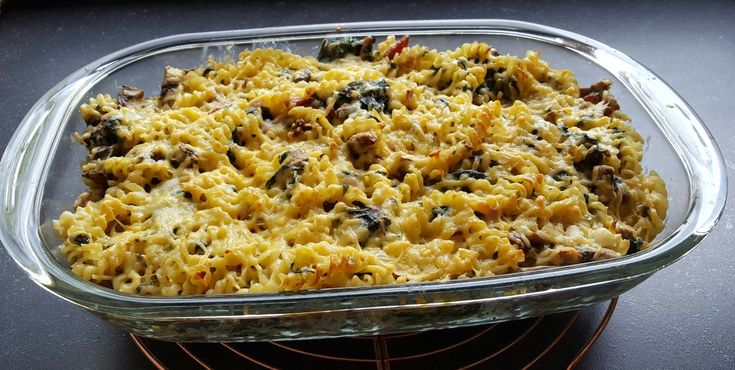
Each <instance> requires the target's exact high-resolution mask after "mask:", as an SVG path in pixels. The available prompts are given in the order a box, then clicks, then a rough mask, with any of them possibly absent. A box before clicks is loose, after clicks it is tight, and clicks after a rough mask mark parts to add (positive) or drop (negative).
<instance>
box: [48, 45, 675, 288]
mask: <svg viewBox="0 0 735 370" xmlns="http://www.w3.org/2000/svg"><path fill="white" fill-rule="evenodd" d="M374 42H375V40H374V39H373V38H371V37H367V38H365V39H363V40H353V39H344V40H337V41H331V42H330V41H325V42H324V43H323V45H322V49H321V51H320V53H319V56H318V58H314V57H312V56H298V55H294V54H291V53H288V52H285V51H281V50H274V49H255V50H245V51H243V52H242V53H241V54H240V55H239V60H238V61H236V62H222V61H214V60H210V61H209V62H208V64H207V65H206V66H205V67H202V68H197V69H191V70H183V69H178V68H173V67H166V69H165V72H164V80H163V83H162V85H161V91H160V94H159V95H158V96H155V97H152V98H145V97H144V96H143V92H142V91H141V90H138V89H136V88H133V87H127V86H126V87H123V89H122V91H121V92H120V94H119V95H118V96H117V97H116V98H115V97H112V96H110V95H98V96H96V97H95V98H92V99H90V100H89V102H88V103H86V104H84V105H82V107H81V112H82V115H83V118H84V120H85V121H86V123H87V126H88V127H87V129H86V130H85V132H83V133H79V134H77V139H78V140H79V141H80V143H82V144H84V145H85V146H86V147H87V149H88V151H89V156H88V160H87V161H86V163H84V164H83V166H82V171H83V178H84V181H85V183H86V184H87V185H88V188H89V191H88V192H86V193H84V194H82V195H81V196H80V198H79V200H78V201H77V204H76V206H75V209H74V211H73V212H64V213H63V214H62V215H61V216H60V217H59V219H58V220H57V221H56V222H55V228H56V229H57V230H58V232H59V235H60V237H61V238H63V239H64V242H63V245H62V246H61V249H62V251H63V252H64V254H65V255H66V256H67V257H68V259H69V261H70V263H71V269H72V270H73V271H74V273H76V274H77V275H79V276H81V277H82V278H84V279H86V280H89V281H92V282H95V283H98V284H102V285H104V286H107V287H110V288H112V289H115V290H119V291H122V292H127V293H134V294H142V295H166V296H176V295H192V294H216V293H258V292H273V291H289V290H304V289H319V288H327V287H342V286H360V285H374V284H396V283H408V282H420V281H433V280H448V279H458V278H470V277H482V276H492V275H498V274H505V273H511V272H516V271H520V270H524V269H528V268H536V267H539V266H558V265H568V264H574V263H580V262H586V261H592V260H599V259H607V258H615V257H619V256H622V255H625V254H628V253H633V252H636V251H638V250H640V249H645V248H647V247H648V245H649V242H650V241H651V240H652V239H653V238H654V237H655V236H656V234H658V233H659V232H660V231H661V230H662V228H663V226H664V219H665V216H666V210H667V206H668V204H667V195H666V188H665V184H664V182H663V181H662V180H661V178H660V177H659V176H658V175H657V174H656V173H655V172H653V171H651V173H650V174H648V175H645V174H644V173H643V169H642V167H641V164H640V161H641V159H642V143H643V141H642V139H641V137H640V135H639V134H638V133H636V131H635V130H634V129H633V128H632V127H630V126H629V125H628V124H627V121H628V118H627V117H626V116H625V114H624V113H622V112H621V111H620V110H619V106H618V104H617V102H616V101H615V99H614V98H613V97H612V95H610V93H609V89H610V82H609V81H604V80H603V81H600V82H598V83H595V84H593V85H592V86H590V87H589V88H580V87H579V86H578V83H577V81H576V80H575V78H574V76H573V75H572V73H571V72H570V71H568V70H556V69H552V68H551V67H549V65H548V64H547V63H545V62H544V61H542V60H540V59H539V54H538V53H537V52H527V53H526V55H525V57H523V58H519V57H515V56H511V55H500V54H499V53H498V52H497V51H496V50H495V49H493V48H492V47H491V46H489V45H487V44H485V43H481V42H474V43H468V44H464V45H461V46H459V47H458V48H457V49H455V50H450V51H443V52H439V51H437V50H432V49H429V48H428V47H426V46H422V45H415V46H409V45H408V44H409V38H408V37H404V38H401V39H399V40H397V39H396V38H395V37H392V36H391V37H388V38H386V40H384V41H383V42H381V43H379V44H375V45H374Z"/></svg>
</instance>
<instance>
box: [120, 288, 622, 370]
mask: <svg viewBox="0 0 735 370" xmlns="http://www.w3.org/2000/svg"><path fill="white" fill-rule="evenodd" d="M616 304H617V298H615V299H613V300H611V301H610V302H609V304H608V306H607V309H606V310H605V312H604V314H603V315H602V316H600V315H599V312H597V313H596V312H594V311H595V310H593V309H592V310H589V309H588V310H579V311H572V312H566V313H560V314H555V315H549V316H542V317H538V318H531V319H525V320H518V321H510V322H504V323H499V324H490V325H481V326H473V327H465V328H456V329H444V330H434V331H427V332H420V333H406V334H396V335H380V336H373V337H350V338H335V339H319V340H299V341H281V342H253V343H169V342H161V341H156V340H151V339H145V338H141V337H137V336H134V335H131V337H132V340H133V342H134V343H135V344H136V345H137V346H138V347H139V348H140V350H141V351H142V352H143V354H145V356H146V357H147V358H148V359H149V360H150V361H151V363H152V364H153V365H154V366H155V367H156V368H158V369H174V368H175V369H225V368H232V367H235V366H237V367H240V368H258V369H289V368H299V369H323V368H338V369H378V370H398V369H427V368H432V369H443V368H460V369H485V368H493V369H505V368H513V369H533V368H549V367H550V366H549V365H551V364H553V365H554V366H551V367H552V368H557V367H558V368H565V367H566V368H568V369H571V368H573V367H574V366H576V365H577V364H578V363H579V361H580V360H581V359H582V358H583V357H584V355H585V354H586V353H587V352H588V351H589V350H590V348H592V346H593V345H594V344H595V342H596V341H597V339H598V338H599V336H600V334H601V333H602V332H603V330H605V327H606V326H607V324H608V322H609V321H610V318H611V316H612V314H613V311H614V310H615V306H616ZM598 311H599V310H598ZM581 317H585V318H584V319H580V318H581ZM595 324H596V325H595Z"/></svg>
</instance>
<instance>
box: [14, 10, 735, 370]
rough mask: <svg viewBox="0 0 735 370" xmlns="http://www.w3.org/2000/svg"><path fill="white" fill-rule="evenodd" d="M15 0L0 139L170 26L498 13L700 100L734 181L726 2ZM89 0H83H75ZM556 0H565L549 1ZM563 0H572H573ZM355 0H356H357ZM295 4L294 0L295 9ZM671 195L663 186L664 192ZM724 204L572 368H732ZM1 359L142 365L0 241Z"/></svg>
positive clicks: (730, 266) (731, 43) (733, 313)
mask: <svg viewBox="0 0 735 370" xmlns="http://www.w3.org/2000/svg"><path fill="white" fill-rule="evenodd" d="M84 3H85V2H79V1H77V2H75V4H73V5H68V6H58V5H57V6H54V5H52V6H46V7H25V8H19V7H16V6H8V5H13V4H6V6H5V8H3V9H2V13H1V14H0V45H2V47H1V48H0V112H2V115H0V126H1V127H2V130H0V149H3V150H4V148H5V146H6V144H7V142H8V140H9V138H10V136H11V135H12V133H13V131H14V130H15V127H16V125H17V124H18V122H20V120H21V119H22V118H23V116H24V115H25V113H26V112H27V111H28V109H30V107H31V105H32V104H33V103H34V102H35V101H36V100H37V99H38V98H39V97H40V96H41V95H42V94H43V93H44V92H45V91H46V90H47V89H49V88H50V87H52V86H53V85H55V84H56V83H57V82H58V81H60V80H61V79H63V78H64V77H65V76H66V75H68V74H69V73H71V72H73V71H74V70H76V69H78V68H80V67H81V66H83V65H84V64H86V63H88V62H90V61H92V60H94V59H97V58H99V57H101V56H103V55H105V54H108V53H110V52H113V51H116V50H118V49H120V48H123V47H126V46H129V45H132V44H135V43H138V42H142V41H145V40H148V39H152V38H156V37H161V36H167V35H171V34H177V33H186V32H199V31H210V30H225V29H236V28H254V27H264V26H278V25H291V24H310V23H329V22H348V21H360V20H396V19H426V18H428V19H431V18H508V19H518V20H525V21H531V22H537V23H542V24H547V25H550V26H554V27H558V28H563V29H567V30H570V31H573V32H577V33H580V34H583V35H586V36H589V37H591V38H594V39H597V40H599V41H602V42H604V43H607V44H609V45H612V46H613V47H615V48H617V49H619V50H622V51H623V52H625V53H627V54H628V55H630V56H632V57H633V58H635V59H637V60H638V61H640V62H642V63H643V64H644V65H646V66H648V67H649V68H651V69H652V70H654V71H655V72H656V73H658V74H659V76H661V77H662V78H663V79H664V80H666V81H667V82H668V83H669V84H671V85H672V86H673V87H674V89H675V90H677V91H678V92H679V93H680V94H681V95H682V96H683V97H684V99H685V100H687V101H688V102H689V103H690V104H691V105H692V107H693V108H694V109H695V110H696V111H697V112H698V113H699V115H700V116H701V117H702V118H703V119H704V121H705V122H706V123H707V125H708V127H709V128H710V130H711V131H712V132H713V134H714V136H715V138H716V140H717V141H718V143H719V145H720V146H721V149H722V151H723V154H724V156H725V159H726V162H727V172H728V175H729V178H730V179H731V181H730V185H729V195H730V197H732V196H733V192H732V190H733V183H735V125H734V124H733V123H732V114H731V113H730V110H732V109H733V106H732V102H729V98H730V94H731V92H730V91H731V89H732V87H733V86H735V73H733V72H732V63H733V61H735V36H734V35H735V22H733V19H735V3H733V2H727V1H722V2H707V1H698V2H691V1H677V2H671V3H670V4H666V5H663V4H662V3H659V2H655V1H647V0H639V1H625V2H620V3H618V4H612V3H609V4H604V5H600V6H597V7H592V6H590V5H589V4H592V3H594V2H575V1H571V2H554V4H555V5H550V4H549V5H533V4H532V3H527V4H522V5H514V6H513V7H511V6H510V5H508V3H507V2H504V4H503V5H500V4H497V5H494V4H492V3H487V4H481V3H480V2H478V1H471V2H469V1H459V0H455V1H451V2H448V3H449V5H448V6H447V5H443V6H442V5H441V3H442V2H441V1H428V2H425V3H422V2H419V1H402V2H400V3H398V2H396V3H393V2H388V1H371V2H367V3H365V2H354V3H349V4H341V5H330V4H328V3H323V2H321V1H300V2H286V1H269V2H258V3H255V2H251V3H248V4H245V3H242V4H239V3H232V4H228V3H220V2H218V1H197V2H187V3H184V2H178V5H172V4H168V3H164V2H133V3H132V4H129V5H119V4H116V3H114V4H110V5H106V6H102V5H84ZM88 3H90V4H91V3H92V2H88ZM562 3H564V4H563V5H562ZM575 3H576V4H575ZM361 4H362V5H361ZM364 4H369V5H364ZM295 10H296V11H295ZM674 196H675V195H674ZM733 223H735V209H733V207H732V206H728V207H727V208H726V210H725V214H724V215H723V216H722V219H721V221H720V223H719V224H718V225H717V227H716V228H715V230H714V231H713V232H712V234H711V235H710V236H709V238H708V239H706V240H705V241H704V242H703V243H702V244H701V245H700V246H699V247H697V248H696V249H695V250H694V251H693V252H691V253H690V254H689V255H687V256H686V257H685V258H684V259H682V260H681V261H679V262H677V263H676V264H674V265H672V266H670V267H668V268H666V269H664V270H662V271H660V272H658V273H656V274H655V275H654V276H653V277H652V278H650V279H649V280H647V281H645V282H644V283H642V284H641V285H639V286H638V287H636V288H634V289H633V290H632V291H630V292H628V293H626V294H624V295H623V296H622V297H621V298H620V302H619V305H618V308H617V310H616V311H615V314H614V316H613V318H612V320H611V322H610V325H609V326H608V328H607V330H606V331H605V332H604V333H603V334H602V337H601V338H600V340H599V342H598V343H597V344H596V345H595V346H594V348H593V349H592V351H591V352H590V353H589V354H588V355H587V357H586V358H585V359H584V360H583V362H582V364H581V366H580V368H621V369H630V368H634V369H639V368H640V369H648V368H686V369H695V368H697V369H714V368H723V369H725V368H728V369H732V368H735V337H734V334H733V333H735V261H734V258H733V257H734V256H735V253H734V252H733V250H732V247H731V244H730V240H729V238H730V237H732V235H733ZM0 281H3V282H5V284H6V287H7V288H6V289H3V290H2V292H0V317H1V318H2V319H3V326H2V336H0V343H1V344H0V348H2V351H0V368H19V369H21V368H39V369H40V368H78V369H86V368H148V367H150V365H149V364H148V363H147V360H146V359H145V357H144V356H143V355H142V354H140V352H139V351H138V350H137V348H136V347H135V346H134V345H133V344H132V342H131V341H130V340H129V338H128V337H127V335H126V334H125V333H123V332H121V331H118V330H116V329H114V328H112V327H111V326H108V325H107V324H105V323H103V322H102V321H100V320H99V319H97V318H95V317H93V316H91V315H89V314H87V313H86V312H84V311H83V310H81V309H78V308H76V307H74V306H73V305H71V304H69V303H67V302H65V301H63V300H61V299H59V298H56V297H54V296H53V295H51V294H49V293H47V292H45V291H43V290H42V289H41V288H39V287H38V286H36V285H35V284H33V283H32V282H31V281H30V279H29V278H28V277H27V276H26V275H25V274H23V273H22V272H21V271H20V269H19V268H17V266H16V265H15V263H14V262H13V261H11V259H10V257H9V256H8V255H7V253H6V252H5V251H4V250H2V249H0Z"/></svg>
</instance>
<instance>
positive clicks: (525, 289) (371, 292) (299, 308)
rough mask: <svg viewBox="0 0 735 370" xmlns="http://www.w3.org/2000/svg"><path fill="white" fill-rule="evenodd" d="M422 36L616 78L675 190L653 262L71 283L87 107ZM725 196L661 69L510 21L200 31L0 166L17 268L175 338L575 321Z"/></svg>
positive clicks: (91, 305)
mask: <svg viewBox="0 0 735 370" xmlns="http://www.w3.org/2000/svg"><path fill="white" fill-rule="evenodd" d="M401 34H410V35H411V36H412V39H414V40H415V41H416V42H417V43H421V44H424V45H427V46H429V47H432V48H437V49H447V48H452V47H456V46H457V45H459V44H460V43H462V42H468V41H473V40H480V41H484V42H487V43H489V44H491V45H493V46H494V47H495V48H496V49H498V50H500V51H501V52H502V53H510V54H515V55H522V54H523V53H524V52H525V51H526V50H540V51H541V55H542V58H543V59H544V60H546V61H548V62H549V63H550V64H551V65H552V66H554V67H556V68H567V69H571V70H572V71H574V73H575V75H576V77H577V79H578V80H579V81H580V83H581V84H589V83H590V82H593V81H598V80H600V79H603V78H607V79H610V80H613V81H614V82H615V85H614V87H613V90H612V92H613V94H614V95H615V96H616V98H617V99H618V101H619V102H620V105H621V106H622V107H623V110H624V111H626V113H627V114H628V115H630V116H631V118H632V125H633V126H634V127H635V129H636V130H637V131H638V132H639V133H640V134H641V135H642V136H643V137H644V138H646V148H645V154H644V160H643V164H644V166H646V168H647V169H655V170H656V171H657V172H658V173H659V174H660V176H661V177H662V178H663V179H664V181H665V182H666V183H667V185H668V192H669V194H672V195H675V197H676V198H673V199H671V200H670V202H669V203H670V205H669V210H668V217H667V222H666V227H665V229H664V230H663V231H662V233H661V234H659V236H658V237H657V239H656V241H655V242H654V245H653V246H652V247H651V248H649V249H648V250H646V251H644V252H641V253H636V254H633V255H630V256H627V257H624V258H620V259H616V260H607V261H599V262H593V263H587V264H581V265H572V266H566V267H560V268H550V269H541V270H536V271H528V272H522V273H514V274H510V275H502V276H496V277H490V278H475V279H466V280H456V281H449V282H433V283H422V284H406V285H395V286H377V287H365V288H340V289H325V290H320V291H308V292H294V293H277V294H251V295H247V294H246V295H221V296H214V295H212V296H191V297H180V298H163V297H142V296H134V295H128V294H123V293H118V292H115V291H112V290H110V289H107V288H104V287H100V286H97V285H94V284H92V283H89V282H86V281H84V280H82V279H80V278H78V277H76V276H75V275H73V274H72V273H71V271H70V270H69V268H68V264H67V263H66V261H65V259H64V257H63V256H62V255H61V254H60V253H59V251H58V247H57V246H58V245H59V244H60V240H59V239H58V238H57V237H56V233H55V231H54V230H53V227H52V222H53V219H54V218H56V217H58V215H59V214H60V213H61V212H62V211H63V210H67V209H69V208H70V207H71V206H72V204H73V203H74V200H75V199H76V197H77V195H78V194H79V193H81V192H82V191H83V190H84V185H83V183H82V182H81V181H79V179H80V173H81V169H80V167H79V163H80V162H81V161H82V160H83V159H84V157H85V155H86V153H85V150H84V148H83V147H81V146H79V145H77V144H76V143H75V142H74V140H73V139H72V133H74V132H77V131H81V130H82V129H83V125H84V124H83V121H82V119H81V117H80V114H79V112H78V107H79V105H80V103H81V102H83V101H86V100H87V98H88V97H90V96H93V95H95V94H97V93H104V92H108V93H109V92H113V91H116V90H117V87H118V85H121V84H123V83H125V84H129V85H135V86H138V87H140V88H142V89H144V90H155V89H156V88H157V87H158V86H157V85H158V80H159V79H158V76H159V75H160V71H161V70H162V68H163V67H164V66H165V65H175V66H180V67H184V68H191V67H197V66H201V65H203V64H204V63H205V61H206V59H207V58H209V57H213V58H215V59H220V58H233V59H234V58H235V56H236V55H237V53H238V52H239V50H242V49H243V48H257V47H273V48H279V49H286V50H289V51H292V52H294V53H297V54H307V55H308V54H312V55H314V54H316V51H317V49H318V47H319V43H320V41H321V40H322V39H323V38H331V37H336V36H339V37H343V36H364V35H373V36H384V35H401ZM726 189H727V185H726V178H725V172H724V163H723V159H722V156H721V154H720V152H719V150H718V148H717V146H716V144H715V143H714V141H713V140H712V138H711V135H710V134H709V132H708V131H707V129H706V128H705V127H704V124H703V123H702V122H701V120H700V119H699V118H698V117H697V116H696V114H695V113H694V112H693V111H692V110H691V108H689V107H688V105H687V104H686V103H685V102H684V101H683V100H682V99H681V98H680V97H679V96H678V95H677V94H676V93H675V92H674V91H672V90H671V88H669V87H668V86H667V85H666V84H665V83H664V82H662V81H661V80H660V79H658V78H657V77H656V76H655V75H654V74H653V73H652V72H650V71H649V70H647V69H646V68H645V67H643V66H641V65H640V64H638V63H637V62H635V61H634V60H632V59H631V58H629V57H627V56H625V55H624V54H622V53H620V52H619V51H617V50H614V49H612V48H610V47H608V46H606V45H603V44H601V43H599V42H596V41H594V40H590V39H588V38H585V37H583V36H580V35H576V34H573V33H570V32H566V31H562V30H558V29H553V28H549V27H545V26H540V25H535V24H530V23H523V22H516V21H505V20H453V21H410V22H374V23H352V24H341V25H337V24H328V25H315V26H296V27H285V28H277V29H276V28H265V29H254V30H239V31H223V32H211V33H198V34H187V35H179V36H171V37H166V38H162V39H158V40H153V41H150V42H146V43H143V44H139V45H136V46H132V47H130V48H127V49H125V50H122V51H119V52H117V53H114V54H111V55H109V56H106V57H104V58H102V59H100V60H97V61H95V62H93V63H91V64H89V65H88V66H86V67H85V68H83V69H80V70H79V71H77V72H75V73H73V74H72V75H70V76H69V77H67V78H66V79H65V80H63V81H62V82H61V83H59V84H58V85H56V86H55V87H54V88H52V89H51V91H49V92H48V93H47V94H46V95H44V96H43V97H42V98H41V99H40V100H39V102H38V103H36V105H34V107H33V108H32V109H31V111H30V112H29V113H28V115H27V116H26V117H25V118H24V120H23V122H21V124H20V126H19V127H18V129H17V131H16V133H15V134H14V136H13V138H12V139H11V141H10V143H9V144H8V147H7V149H6V152H5V154H4V156H3V159H2V162H0V196H1V197H2V198H1V199H2V205H3V207H2V211H3V215H2V221H1V222H0V236H1V238H2V242H3V244H4V245H5V247H6V249H7V250H8V252H9V253H10V255H11V256H12V257H13V258H14V259H15V261H16V262H17V263H18V264H19V265H20V266H21V267H22V268H23V269H24V270H25V271H26V272H27V273H28V274H29V275H30V276H31V278H32V279H33V280H34V281H35V282H36V283H38V284H39V285H41V286H42V287H44V288H46V289H48V290H49V291H51V292H52V293H54V294H56V295H58V296H60V297H62V298H64V299H66V300H68V301H70V302H72V303H75V304H77V305H79V306H82V307H84V308H86V309H87V310H89V311H90V312H92V313H94V314H96V315H98V316H100V317H102V318H104V319H105V320H107V321H108V322H111V323H112V324H114V325H116V326H118V327H120V328H123V329H125V330H128V331H130V332H132V333H135V334H138V335H143V336H147V337H152V338H158V339H163V340H176V341H236V340H265V339H294V338H315V337H329V336H341V335H362V334H386V333H391V332H399V331H409V330H425V329H433V328H445V327H453V326H461V325H471V324H479V323H488V322H494V321H502V320H509V319H518V318H524V317H529V316H535V315H544V314H549V313H553V312H559V311H564V310H572V309H577V308H580V307H583V306H587V305H591V304H594V303H597V302H600V301H602V300H606V299H609V298H611V297H614V296H617V295H619V294H622V293H623V292H625V291H627V290H628V289H630V288H632V287H634V286H635V285H637V284H638V283H640V282H641V281H643V280H645V279H646V278H647V277H648V276H650V275H651V274H652V273H654V272H655V271H656V270H658V269H660V268H663V267H665V266H667V265H668V264H670V263H672V262H674V261H675V260H677V259H678V258H680V257H682V256H683V255H684V254H686V253H687V252H688V251H690V250H691V249H692V248H693V247H694V246H695V245H696V244H697V243H699V242H700V241H701V240H702V239H703V238H704V237H705V236H706V235H707V233H708V232H709V231H710V230H711V229H712V227H713V226H714V224H715V223H716V221H717V219H718V217H719V215H720V213H721V211H722V209H723V208H724V204H725V192H726Z"/></svg>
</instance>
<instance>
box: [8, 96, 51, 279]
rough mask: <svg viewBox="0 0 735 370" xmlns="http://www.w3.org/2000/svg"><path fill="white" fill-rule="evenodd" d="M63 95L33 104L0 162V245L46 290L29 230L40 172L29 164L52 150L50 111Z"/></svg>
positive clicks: (45, 276)
mask: <svg viewBox="0 0 735 370" xmlns="http://www.w3.org/2000/svg"><path fill="white" fill-rule="evenodd" d="M62 83H63V82H62ZM63 91H64V90H62V91H59V92H57V93H56V94H46V95H44V96H43V97H42V98H41V99H40V100H39V101H38V103H36V106H34V107H33V108H32V109H31V110H30V112H29V114H28V115H26V116H25V117H24V118H23V120H22V121H21V123H20V125H19V126H18V129H17V130H16V132H15V134H14V135H13V137H12V138H11V139H10V141H9V142H8V146H7V147H6V148H5V153H3V157H2V161H0V207H1V208H2V214H1V215H0V229H1V230H0V241H2V244H3V245H4V246H5V250H7V251H8V254H9V255H10V256H11V257H12V258H13V259H14V260H15V261H16V262H17V263H18V265H20V266H21V268H22V269H23V270H24V271H25V272H26V273H28V274H29V275H30V276H31V278H32V279H33V280H34V281H35V282H37V283H39V284H42V285H46V286H48V285H51V284H52V279H51V277H50V276H49V274H48V273H47V272H46V271H45V269H44V268H43V267H42V266H43V264H42V263H41V261H40V260H39V258H42V252H40V251H38V250H36V249H35V248H34V246H38V245H41V243H40V242H39V239H40V236H39V235H38V233H37V232H34V230H36V229H35V228H34V227H32V225H34V224H37V223H38V220H36V219H35V216H34V215H33V204H34V202H35V201H36V200H37V199H39V198H38V197H36V196H37V194H38V191H39V187H40V184H41V183H42V179H41V175H42V173H43V168H42V167H41V166H37V165H35V166H34V165H33V163H39V161H37V160H36V158H39V157H40V158H44V157H45V158H50V154H51V153H52V150H53V149H54V148H53V146H54V144H53V142H54V137H55V136H56V135H57V134H59V132H52V131H53V130H54V129H55V128H54V126H53V125H52V124H50V122H53V119H54V117H53V114H52V112H53V109H52V108H53V107H54V106H55V105H56V104H57V103H61V102H60V101H59V100H63V95H64V94H63ZM39 105H40V106H39ZM57 114H58V113H57ZM47 129H48V130H47ZM45 162H46V161H40V163H44V164H45ZM34 198H35V199H34Z"/></svg>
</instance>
